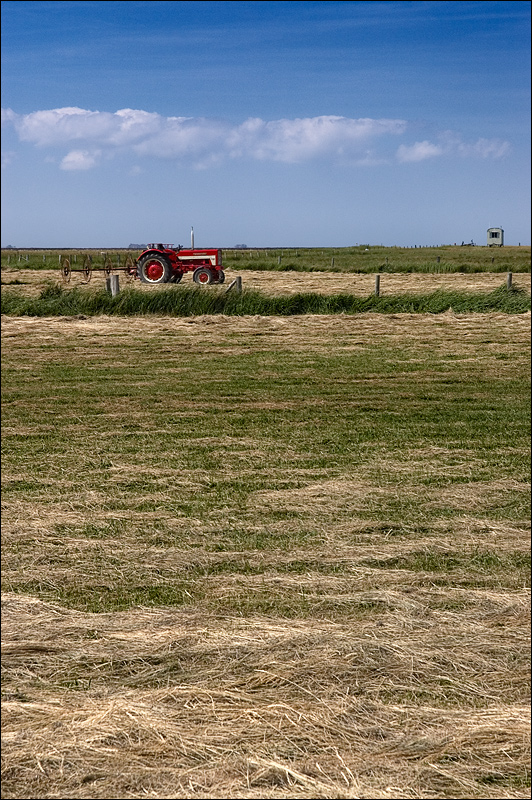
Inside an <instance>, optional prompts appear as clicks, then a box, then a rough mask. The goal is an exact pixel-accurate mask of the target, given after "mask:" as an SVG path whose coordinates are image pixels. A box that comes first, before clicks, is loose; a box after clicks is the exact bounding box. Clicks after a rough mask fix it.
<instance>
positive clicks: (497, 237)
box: [488, 228, 504, 247]
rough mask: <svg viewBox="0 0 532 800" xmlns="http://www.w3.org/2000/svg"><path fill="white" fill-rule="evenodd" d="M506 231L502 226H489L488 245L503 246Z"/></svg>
mask: <svg viewBox="0 0 532 800" xmlns="http://www.w3.org/2000/svg"><path fill="white" fill-rule="evenodd" d="M503 244H504V231H503V229H502V228H488V247H502V246H503Z"/></svg>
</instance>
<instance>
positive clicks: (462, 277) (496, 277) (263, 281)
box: [2, 267, 531, 297]
mask: <svg viewBox="0 0 532 800" xmlns="http://www.w3.org/2000/svg"><path fill="white" fill-rule="evenodd" d="M118 275H119V278H120V285H121V286H122V287H123V286H129V285H132V286H135V288H136V289H142V290H143V291H161V290H163V291H164V288H165V285H164V284H163V286H160V287H153V286H146V285H145V284H142V283H141V282H140V281H138V280H132V279H126V278H125V277H124V273H118ZM237 275H240V276H241V278H242V285H243V287H244V288H245V289H255V290H258V291H261V292H264V293H265V294H267V295H285V294H288V295H291V294H298V293H299V292H317V293H319V294H338V293H343V292H346V293H348V294H352V295H355V296H360V297H366V296H368V295H371V294H373V293H374V291H375V275H372V274H370V275H364V274H352V273H351V274H349V273H347V274H346V273H335V272H275V271H270V272H268V271H261V270H256V271H255V270H245V271H243V272H238V271H237V270H231V269H230V270H228V271H227V274H226V283H227V284H229V283H230V281H232V280H234V278H235V277H236V276H237ZM2 280H3V282H4V284H6V285H7V284H12V282H13V281H17V280H18V281H20V283H21V285H20V286H18V287H17V288H18V290H20V291H22V292H23V293H24V294H25V295H28V296H37V295H38V294H39V293H40V292H41V291H42V290H43V289H44V288H45V287H46V285H47V284H49V283H60V284H61V285H62V286H64V287H67V288H74V287H76V286H83V285H87V286H88V287H94V288H102V287H104V286H105V275H104V273H103V272H94V273H93V274H92V277H91V280H90V281H89V283H88V284H87V282H86V280H85V278H84V276H83V274H82V273H72V276H71V279H70V281H69V282H68V283H64V282H63V281H62V278H61V275H60V272H59V270H58V269H55V270H31V269H18V268H15V267H7V268H4V269H2ZM530 281H531V277H530V273H518V274H517V273H516V274H515V275H514V276H513V285H514V286H517V287H519V288H521V289H524V290H526V291H528V292H530V287H531V283H530ZM505 282H506V275H505V274H504V273H489V272H478V273H472V274H462V273H450V274H432V273H429V274H420V273H417V274H416V273H412V274H410V273H407V274H398V273H396V274H394V273H390V274H383V275H381V276H380V293H381V295H396V294H427V293H430V292H435V291H438V290H444V291H453V292H486V293H488V292H492V291H494V290H495V289H497V288H498V287H500V286H502V285H504V284H505ZM182 285H183V286H185V285H186V286H188V285H191V286H192V285H193V282H192V277H191V275H185V276H184V278H183V284H182Z"/></svg>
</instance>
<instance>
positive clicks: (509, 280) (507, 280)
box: [506, 272, 512, 289]
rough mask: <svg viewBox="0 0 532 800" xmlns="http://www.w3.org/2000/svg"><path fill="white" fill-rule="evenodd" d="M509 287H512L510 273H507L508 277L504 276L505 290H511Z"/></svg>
mask: <svg viewBox="0 0 532 800" xmlns="http://www.w3.org/2000/svg"><path fill="white" fill-rule="evenodd" d="M511 287H512V273H511V272H509V273H508V275H507V276H506V288H507V289H511Z"/></svg>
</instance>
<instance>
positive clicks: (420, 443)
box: [2, 270, 530, 798]
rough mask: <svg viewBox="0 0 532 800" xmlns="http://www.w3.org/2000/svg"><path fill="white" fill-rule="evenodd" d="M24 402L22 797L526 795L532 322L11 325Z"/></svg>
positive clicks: (10, 696) (15, 657)
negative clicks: (531, 344)
mask: <svg viewBox="0 0 532 800" xmlns="http://www.w3.org/2000/svg"><path fill="white" fill-rule="evenodd" d="M2 275H3V280H4V281H5V276H4V270H3V271H2ZM279 277H284V278H287V277H288V278H290V279H292V278H293V277H294V276H293V275H290V274H283V273H281V274H280V276H279ZM323 277H324V276H320V278H321V279H323ZM353 277H355V278H356V276H349V279H350V280H353ZM411 277H413V276H411ZM430 277H434V276H430ZM448 277H449V278H451V279H453V278H454V277H455V276H448ZM459 277H473V278H477V276H459ZM496 277H497V278H498V281H499V284H500V280H501V276H500V275H499V276H496ZM365 279H366V280H368V278H367V276H365ZM246 280H247V276H246V275H245V274H244V282H245V281H246ZM369 280H370V281H371V278H369ZM382 280H383V286H385V285H386V283H385V281H386V280H391V276H388V275H386V276H383V279H382ZM322 286H323V285H322ZM41 288H42V287H41ZM21 289H24V287H23V286H22V287H21ZM148 290H155V291H159V288H158V287H157V288H155V289H154V287H148ZM324 290H325V289H324ZM335 291H336V290H335ZM2 376H3V377H2V395H3V398H2V408H3V428H2V435H3V456H2V458H3V463H2V467H3V468H2V488H3V492H2V542H3V591H2V640H3V690H2V708H3V713H2V727H3V734H2V736H3V739H2V742H3V744H2V762H3V796H4V797H12V798H15V797H16V798H22V797H27V798H30V797H35V798H37V797H39V798H59V797H61V798H63V797H64V798H67V797H76V798H141V797H159V798H176V797H183V798H184V797H187V798H192V797H202V798H203V797H204V798H229V797H235V798H237V797H240V798H293V797H309V798H311V797H323V798H340V797H345V798H359V797H360V798H397V797H402V798H418V797H419V798H435V797H438V798H440V797H441V798H463V797H471V798H521V797H529V796H530V768H529V765H530V750H529V652H530V643H529V596H530V580H529V574H530V573H529V568H530V557H529V536H530V508H529V499H530V481H529V476H530V472H529V454H530V439H529V407H530V401H529V392H530V313H521V314H502V313H489V314H456V313H453V312H452V311H448V312H446V313H442V314H387V315H384V314H358V315H344V314H342V315H335V316H328V315H306V316H291V317H275V316H271V317H270V316H268V317H265V316H248V317H227V316H224V315H223V314H220V315H217V316H196V317H187V318H170V317H153V316H150V317H129V318H125V317H105V316H93V317H88V318H73V317H56V318H51V317H48V318H46V317H45V318H36V317H3V319H2Z"/></svg>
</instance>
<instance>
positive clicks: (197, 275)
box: [192, 267, 215, 286]
mask: <svg viewBox="0 0 532 800" xmlns="http://www.w3.org/2000/svg"><path fill="white" fill-rule="evenodd" d="M192 280H193V281H194V282H195V283H199V284H200V285H201V286H208V285H209V284H211V283H214V281H215V277H214V274H213V271H212V270H211V269H208V268H207V267H198V269H196V270H194V273H193V275H192Z"/></svg>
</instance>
